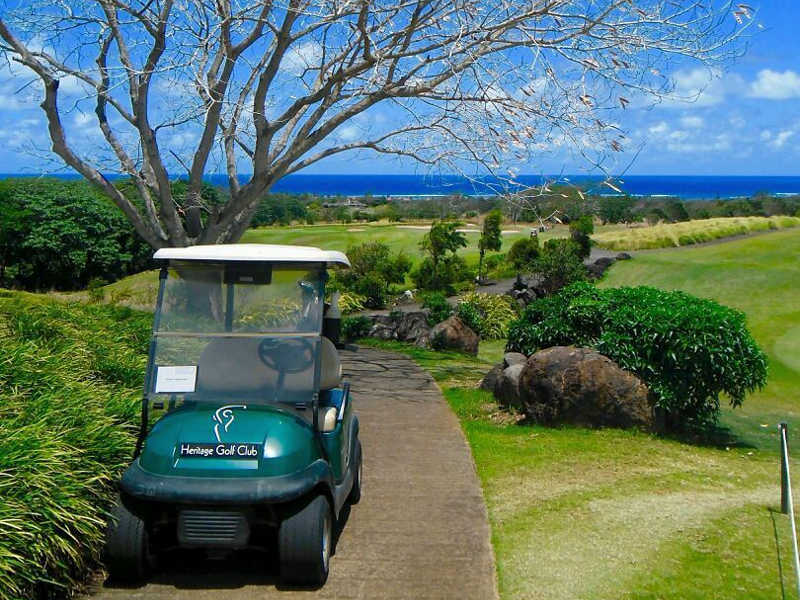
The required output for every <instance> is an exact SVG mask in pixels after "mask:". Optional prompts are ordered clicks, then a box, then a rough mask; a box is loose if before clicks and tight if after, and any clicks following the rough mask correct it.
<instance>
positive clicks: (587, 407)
mask: <svg viewBox="0 0 800 600" xmlns="http://www.w3.org/2000/svg"><path fill="white" fill-rule="evenodd" d="M519 396H520V401H521V404H522V408H523V410H524V411H525V414H526V415H527V416H528V417H529V418H530V419H532V420H534V421H536V422H537V423H543V424H556V423H574V424H577V425H588V426H597V427H604V426H608V427H641V428H645V429H650V428H652V426H653V410H652V407H651V404H650V402H649V399H648V396H649V390H648V389H647V386H646V385H645V384H644V383H642V382H641V381H640V380H639V379H638V378H637V377H636V376H634V375H632V374H631V373H629V372H627V371H624V370H623V369H621V368H620V367H619V366H617V364H616V363H614V362H613V361H612V360H611V359H609V358H607V357H605V356H603V355H602V354H600V353H599V352H597V351H595V350H592V349H589V348H576V347H574V346H554V347H552V348H546V349H545V350H541V351H539V352H537V353H536V354H534V355H532V356H531V357H530V358H528V360H527V362H526V363H525V365H524V368H523V369H522V373H521V374H520V378H519Z"/></svg>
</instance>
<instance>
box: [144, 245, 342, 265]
mask: <svg viewBox="0 0 800 600" xmlns="http://www.w3.org/2000/svg"><path fill="white" fill-rule="evenodd" d="M153 258H156V259H165V260H199V261H223V262H225V261H231V262H241V261H253V262H281V263H317V264H319V263H324V264H325V265H327V266H335V265H339V266H343V267H349V266H350V261H349V260H347V256H345V255H344V253H343V252H338V251H336V250H320V249H319V248H314V247H312V246H288V245H279V244H216V245H208V246H189V247H187V248H161V249H160V250H157V251H156V253H155V254H154V255H153Z"/></svg>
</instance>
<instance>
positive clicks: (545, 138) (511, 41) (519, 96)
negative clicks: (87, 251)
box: [0, 0, 751, 247]
mask: <svg viewBox="0 0 800 600" xmlns="http://www.w3.org/2000/svg"><path fill="white" fill-rule="evenodd" d="M12 4H15V3H14V2H12V1H10V0H6V1H4V2H2V5H4V6H3V8H4V10H3V11H2V13H1V14H2V15H3V16H2V18H0V38H2V44H0V52H2V54H3V56H4V57H5V58H6V61H7V63H6V64H7V66H8V67H9V68H11V69H12V70H15V72H16V73H18V76H19V77H21V78H22V77H26V76H28V77H29V78H33V79H35V80H36V81H38V82H40V86H41V90H42V93H43V100H42V103H41V107H42V109H43V111H44V113H45V115H46V118H47V123H48V130H49V136H50V139H51V141H52V150H53V152H54V153H55V154H56V155H57V156H58V157H60V159H61V160H63V162H64V163H66V165H68V166H69V167H71V168H72V169H74V170H75V171H77V172H78V173H80V174H81V175H83V176H84V177H85V178H86V179H88V180H89V181H90V182H92V183H93V184H95V185H97V186H99V187H100V188H101V189H102V190H103V191H104V192H105V193H106V194H108V196H109V197H110V198H111V199H112V200H113V201H114V202H115V203H116V204H117V205H118V206H119V207H120V208H121V209H122V211H123V212H124V213H125V215H126V216H127V217H128V219H130V221H131V223H132V224H133V225H134V227H135V228H136V230H137V231H138V233H139V234H140V235H141V236H142V237H143V238H144V239H146V240H147V241H148V242H149V243H150V244H151V245H152V246H154V247H160V246H165V245H177V246H182V245H187V244H194V243H224V242H232V241H235V240H237V239H239V237H240V236H241V235H242V233H243V232H244V231H245V229H246V228H247V226H248V224H249V222H250V219H251V217H252V215H253V213H254V211H255V210H256V208H257V206H258V202H259V200H260V199H261V198H262V197H263V195H264V194H265V193H266V192H268V191H269V190H270V188H271V187H272V186H273V185H274V184H275V182H276V181H278V180H279V179H281V178H282V177H284V176H286V175H288V174H290V173H295V172H297V171H300V170H301V169H303V168H305V167H308V166H309V165H312V164H314V163H316V162H317V161H320V160H323V159H325V158H327V157H330V156H333V155H337V154H339V153H343V152H348V151H354V150H371V151H374V152H378V153H385V154H389V155H393V156H399V157H410V158H412V159H414V160H416V161H418V162H419V163H422V164H424V165H432V166H438V167H439V168H442V169H444V170H448V171H457V172H466V171H470V172H475V173H480V172H483V173H493V174H499V173H501V172H502V173H503V174H506V173H505V172H504V171H503V169H504V166H505V165H509V164H515V163H522V162H523V161H527V160H529V159H530V157H531V156H536V155H537V154H539V153H541V152H544V151H548V150H550V149H552V148H554V147H563V146H571V147H575V148H579V149H580V152H582V153H584V154H585V155H586V156H587V158H588V159H589V160H591V161H593V162H596V163H598V164H599V163H601V162H602V159H603V156H604V155H605V154H606V153H607V152H613V151H615V150H618V149H619V148H620V144H621V140H622V133H621V131H620V130H619V129H618V127H617V126H616V125H615V124H614V123H613V121H612V120H611V118H610V117H607V115H609V114H611V113H609V110H610V109H612V108H613V107H617V108H619V107H620V106H621V107H622V108H624V107H625V106H626V105H627V103H628V102H630V101H635V102H638V101H641V100H642V99H643V98H648V97H649V98H653V97H658V96H659V95H662V94H665V93H667V92H669V90H670V80H669V76H668V75H669V73H670V72H671V69H674V68H676V67H681V66H685V65H687V64H688V63H689V62H695V63H696V62H700V63H703V64H707V65H716V64H718V63H720V62H721V61H724V60H725V59H727V58H729V57H730V56H731V55H732V54H734V53H735V52H737V48H738V45H737V44H736V43H735V41H736V39H737V38H738V37H739V35H740V33H741V32H742V30H743V28H745V27H746V26H747V25H748V23H749V17H750V10H751V9H750V8H749V7H748V6H746V5H732V4H730V3H728V2H722V3H719V2H717V1H716V0H695V1H679V0H47V1H42V0H34V1H33V2H21V3H19V6H11V5H12ZM743 17H744V18H743ZM20 65H22V68H21V67H20ZM65 81H69V82H70V83H71V87H72V88H75V87H76V85H75V84H77V86H78V87H79V88H81V89H83V90H84V91H83V94H82V96H81V97H80V98H78V99H77V100H75V99H70V100H67V99H66V96H65V94H64V93H60V87H59V84H60V83H63V82H65ZM87 103H90V104H91V107H92V108H93V110H94V117H93V119H94V120H95V122H96V126H97V128H98V130H99V132H100V133H102V138H101V139H102V140H104V141H103V142H102V143H93V144H91V145H90V146H89V145H87V144H86V142H85V140H82V139H80V138H79V137H78V136H76V135H74V134H71V132H70V129H69V127H68V126H67V124H65V119H64V114H65V112H66V111H68V110H75V109H77V110H80V109H81V108H83V107H85V106H86V104H87ZM379 105H381V106H387V105H391V108H389V110H388V112H384V113H383V115H384V119H383V120H382V122H381V120H380V119H375V121H374V122H373V123H372V124H371V125H368V124H367V122H368V120H367V119H366V117H367V116H369V115H373V114H375V110H376V108H375V107H377V106H379ZM387 115H388V118H387ZM215 168H216V169H219V170H220V171H225V172H226V173H227V179H228V184H229V189H230V196H229V198H228V199H227V201H226V202H224V203H221V204H219V203H213V204H210V203H206V202H204V200H203V197H202V195H201V191H202V187H203V181H204V176H206V175H207V174H208V173H209V172H212V170H213V169H215ZM240 172H249V173H252V175H251V176H250V177H249V179H248V180H247V181H240V177H239V175H238V173H240ZM108 173H120V174H123V175H125V176H126V179H128V180H130V181H132V182H133V186H134V187H135V190H136V193H133V194H132V193H131V192H130V190H128V191H127V192H125V188H124V187H123V186H122V185H121V184H120V181H121V180H120V179H118V178H112V179H109V178H107V177H106V176H105V174H108ZM176 175H180V176H182V177H185V178H187V180H188V184H187V189H188V192H187V193H186V194H185V195H181V196H180V197H176V195H174V194H173V191H172V187H171V182H170V177H175V176H176ZM511 176H513V170H512V171H511Z"/></svg>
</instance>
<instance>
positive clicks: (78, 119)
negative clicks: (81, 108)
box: [73, 112, 94, 127]
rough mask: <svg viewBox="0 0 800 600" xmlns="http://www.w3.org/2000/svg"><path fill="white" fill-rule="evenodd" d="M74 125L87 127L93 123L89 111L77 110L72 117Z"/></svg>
mask: <svg viewBox="0 0 800 600" xmlns="http://www.w3.org/2000/svg"><path fill="white" fill-rule="evenodd" d="M73 122H74V124H75V127H88V126H90V125H92V124H93V123H94V119H93V118H92V115H90V114H89V113H83V112H79V113H76V115H75V118H74V119H73Z"/></svg>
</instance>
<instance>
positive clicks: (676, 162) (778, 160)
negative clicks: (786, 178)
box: [0, 0, 800, 175]
mask: <svg viewBox="0 0 800 600" xmlns="http://www.w3.org/2000/svg"><path fill="white" fill-rule="evenodd" d="M751 4H754V5H756V6H757V8H758V13H757V15H756V22H757V24H758V27H753V28H751V29H750V32H751V36H750V39H749V50H748V52H747V53H746V54H745V55H744V56H742V57H740V58H739V59H738V60H737V61H736V62H735V63H733V64H731V65H729V69H728V70H727V71H726V72H723V73H716V74H711V73H709V71H707V70H705V69H685V70H682V71H678V72H676V73H674V78H675V84H676V90H677V91H678V92H680V93H681V94H682V95H692V94H696V93H698V92H700V91H701V90H702V92H701V93H700V94H699V96H698V97H697V99H696V101H695V102H692V103H685V102H668V103H661V104H659V105H655V106H639V107H629V108H627V109H626V110H625V111H619V115H617V122H618V123H619V125H620V126H621V127H622V128H623V129H624V130H625V131H627V133H628V136H629V141H628V143H627V148H628V150H627V154H625V155H622V156H619V157H618V161H617V164H618V165H627V164H628V163H629V161H630V160H631V159H632V158H633V154H634V152H635V150H637V149H640V150H639V152H638V156H637V157H636V160H635V161H634V162H633V163H632V166H631V167H630V169H629V171H628V173H629V174H687V175H736V174H741V175H798V174H800V36H799V35H797V28H798V26H800V2H797V1H796V0H764V2H763V3H761V4H757V3H756V2H751ZM712 75H713V76H712ZM28 80H29V78H25V79H23V80H21V79H20V78H19V77H16V78H15V77H11V76H9V74H8V73H4V74H0V172H6V173H9V172H29V173H30V172H42V171H51V170H53V166H54V165H53V163H52V161H51V160H49V159H48V158H47V146H48V144H47V138H46V129H45V126H44V119H43V117H42V115H41V112H40V110H39V109H38V106H37V101H36V98H35V95H34V94H31V93H26V91H23V92H22V93H21V94H19V93H15V92H17V91H18V90H19V88H20V86H21V85H23V84H24V83H25V82H27V81H28ZM372 118H374V119H391V118H392V115H391V114H390V113H386V112H383V113H382V112H381V111H380V109H379V110H378V111H375V112H373V113H372ZM65 120H69V121H70V123H69V125H70V126H71V127H72V128H73V130H74V131H85V135H86V136H87V140H90V139H91V136H92V135H98V132H95V131H93V130H94V129H95V127H94V126H93V123H92V114H91V111H87V112H84V113H80V112H75V113H73V114H70V115H69V116H67V117H65ZM341 133H342V134H343V135H346V134H347V133H348V132H347V131H346V130H343V131H342V132H341ZM514 166H515V167H516V169H517V170H518V172H521V173H532V174H539V173H559V172H563V173H581V172H583V171H584V168H585V167H584V163H583V162H582V161H580V160H579V159H576V158H573V157H571V156H569V155H557V156H548V157H543V158H542V159H541V160H539V161H537V162H536V163H535V164H534V163H531V164H526V165H514ZM618 168H622V167H621V166H620V167H618ZM414 171H415V166H414V165H413V164H411V163H408V162H397V161H394V160H390V159H384V158H376V157H374V155H371V154H361V155H358V156H352V155H349V156H348V155H342V156H341V157H334V158H331V159H327V160H326V161H324V162H321V163H318V164H316V165H314V166H313V167H311V168H310V169H308V170H306V171H304V172H306V173H392V172H394V173H400V172H404V173H410V172H414Z"/></svg>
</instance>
